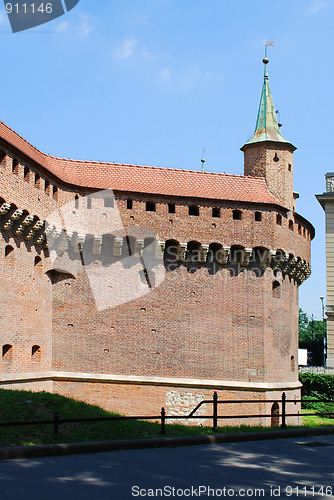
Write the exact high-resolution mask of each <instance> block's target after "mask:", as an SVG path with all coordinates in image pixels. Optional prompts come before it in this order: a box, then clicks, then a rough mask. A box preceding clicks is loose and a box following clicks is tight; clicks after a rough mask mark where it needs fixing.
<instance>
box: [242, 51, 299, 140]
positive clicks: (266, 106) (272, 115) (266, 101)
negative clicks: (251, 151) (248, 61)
mask: <svg viewBox="0 0 334 500" xmlns="http://www.w3.org/2000/svg"><path fill="white" fill-rule="evenodd" d="M268 62H269V59H267V58H265V59H263V63H264V65H265V66H264V82H263V87H262V94H261V100H260V107H259V112H258V115H257V121H256V127H255V132H254V134H253V136H252V137H251V138H250V139H249V141H247V142H246V144H245V146H246V145H248V144H254V143H257V142H264V141H274V142H284V143H287V144H291V143H290V142H289V141H287V140H286V139H285V138H284V137H283V136H282V134H281V132H280V127H279V126H278V123H277V118H276V111H275V106H274V101H273V97H272V95H271V90H270V85H269V79H268V72H267V64H268ZM291 145H292V144H291ZM293 147H294V146H293ZM241 149H243V148H241Z"/></svg>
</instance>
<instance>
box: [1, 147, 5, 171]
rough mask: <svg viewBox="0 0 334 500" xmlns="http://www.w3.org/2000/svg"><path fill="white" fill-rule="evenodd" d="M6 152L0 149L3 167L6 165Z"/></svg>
mask: <svg viewBox="0 0 334 500" xmlns="http://www.w3.org/2000/svg"><path fill="white" fill-rule="evenodd" d="M5 160H6V153H5V151H4V150H3V149H1V150H0V165H1V166H2V167H5V166H6V161H5Z"/></svg>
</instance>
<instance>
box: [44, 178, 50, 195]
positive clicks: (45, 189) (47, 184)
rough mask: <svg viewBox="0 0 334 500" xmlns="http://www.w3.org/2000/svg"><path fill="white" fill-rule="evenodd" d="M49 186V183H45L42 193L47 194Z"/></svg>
mask: <svg viewBox="0 0 334 500" xmlns="http://www.w3.org/2000/svg"><path fill="white" fill-rule="evenodd" d="M49 186H50V182H49V181H45V186H44V191H45V192H46V194H49Z"/></svg>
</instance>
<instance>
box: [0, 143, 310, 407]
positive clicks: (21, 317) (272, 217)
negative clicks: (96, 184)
mask: <svg viewBox="0 0 334 500" xmlns="http://www.w3.org/2000/svg"><path fill="white" fill-rule="evenodd" d="M275 151H276V149H275ZM275 151H274V149H271V148H270V147H269V148H268V149H267V150H266V151H264V150H262V149H261V148H257V149H255V148H253V147H249V148H247V149H246V152H245V156H246V167H245V173H246V174H247V175H248V174H249V175H250V174H251V173H255V174H256V175H259V174H261V175H265V177H266V180H267V182H268V186H269V188H270V190H271V191H272V192H273V193H274V194H275V195H276V196H277V197H278V198H279V200H280V201H281V203H282V205H283V206H284V207H288V208H290V209H291V208H292V171H291V172H290V171H289V170H288V165H287V162H288V163H290V164H291V165H292V153H291V152H290V151H285V150H284V148H283V149H277V153H278V155H279V157H280V161H279V162H277V163H276V162H274V161H273V155H274V153H275ZM6 152H7V157H6V159H5V160H4V162H3V164H2V165H1V166H0V177H1V193H0V196H1V197H2V198H3V200H4V201H6V202H8V203H11V204H15V205H16V206H17V207H18V208H21V209H24V210H27V212H28V213H29V214H31V215H35V216H36V217H38V218H40V219H41V220H44V219H45V218H46V217H48V216H49V214H50V213H52V212H53V211H55V210H56V209H57V208H58V207H60V206H64V205H66V204H67V203H68V202H70V201H71V203H72V205H73V206H71V213H72V215H73V218H75V217H76V216H77V215H79V214H80V216H81V217H83V218H84V220H83V221H81V223H80V224H81V226H80V225H79V229H80V227H81V228H83V227H87V228H89V227H90V228H92V230H91V231H90V230H88V229H87V231H86V232H92V234H94V229H96V230H97V229H98V230H99V231H102V232H103V229H104V228H108V224H107V222H108V217H109V216H110V215H109V214H110V212H108V210H107V209H106V210H104V208H103V207H102V204H101V200H99V199H98V194H97V195H96V196H97V199H93V200H92V208H91V209H89V210H86V209H83V210H75V209H74V196H75V194H76V193H79V194H80V195H81V196H84V195H85V194H87V192H86V191H84V190H81V191H80V190H77V189H76V188H75V187H72V186H65V185H63V184H60V183H58V181H57V179H54V178H52V176H50V175H49V174H48V173H47V172H44V171H42V169H39V167H38V165H35V164H33V163H30V162H29V161H27V160H24V159H22V158H19V157H18V156H17V155H16V153H15V154H14V153H13V152H11V151H9V150H6ZM252 155H253V156H252ZM261 155H262V156H261ZM13 158H18V160H19V165H18V168H17V173H13V172H12V159H13ZM259 158H260V159H259ZM254 162H256V165H255V166H254ZM264 165H266V170H264ZM25 166H26V167H27V166H28V167H29V172H28V174H27V175H26V178H25V179H24V167H25ZM35 173H38V175H40V177H41V179H40V181H38V183H37V185H35ZM45 181H47V182H49V183H50V186H49V188H48V189H47V192H45ZM53 186H56V187H57V188H58V192H57V198H58V200H55V199H53V196H52V191H53ZM115 194H116V198H117V208H118V210H119V212H120V214H121V222H122V224H123V226H124V228H125V230H126V232H127V234H128V235H130V236H134V237H138V238H139V237H140V238H145V237H149V236H153V237H156V238H157V239H158V240H161V241H166V240H170V239H174V240H176V241H178V242H180V243H188V242H190V241H197V242H199V243H201V244H206V245H209V244H211V243H218V244H221V245H224V246H228V247H229V246H233V245H239V246H241V247H244V248H250V249H252V248H256V247H261V248H265V249H268V250H273V251H276V250H279V249H281V250H283V251H284V252H285V253H286V254H292V255H294V256H295V257H300V258H301V259H302V260H305V261H306V262H310V239H311V237H310V231H311V228H310V226H309V225H308V224H307V222H305V221H303V220H301V219H298V216H294V215H293V214H292V212H288V213H286V210H284V208H280V207H269V206H267V205H255V204H250V203H248V204H246V203H243V202H240V203H232V202H227V201H221V202H220V203H217V202H212V201H210V200H198V199H196V198H194V199H189V200H187V201H185V200H181V199H177V198H166V197H161V196H158V195H153V194H152V195H147V196H144V195H138V194H134V193H115ZM128 198H131V199H132V200H133V208H132V209H131V210H128V209H127V207H126V200H127V199H128ZM146 201H152V202H155V203H156V211H155V212H147V211H146V209H145V203H146ZM168 203H175V205H176V213H175V214H170V213H168ZM189 204H193V205H197V206H198V207H199V215H198V216H190V215H189ZM85 205H86V200H82V199H81V200H80V207H84V206H85ZM96 207H98V209H95V208H96ZM212 208H220V210H221V213H220V218H216V217H212ZM234 209H239V210H241V212H242V218H241V220H234V219H233V210H234ZM255 212H261V221H256V220H255ZM277 214H280V215H281V216H282V225H278V224H277V223H276V215H277ZM294 217H296V219H295V218H294ZM290 221H292V222H293V228H292V230H291V229H289V222H290ZM298 224H300V225H301V228H299V229H300V230H298ZM106 230H107V229H106ZM8 244H10V245H12V246H13V248H14V251H13V252H12V254H11V255H9V256H8V257H5V255H4V252H5V247H6V245H8ZM86 245H87V247H84V253H85V255H86V257H87V255H88V253H89V243H87V244H86ZM85 249H86V251H85ZM87 249H88V250H87ZM37 255H38V256H40V257H41V258H42V262H41V266H42V267H39V266H38V267H36V266H34V259H35V257H36V256H37ZM0 259H1V266H2V273H1V278H0V279H1V282H0V285H1V303H2V306H3V312H2V315H1V319H0V320H1V323H0V324H1V325H2V329H1V335H0V337H1V342H2V346H3V345H6V344H10V345H12V346H13V347H12V356H11V359H9V358H8V357H7V358H6V357H4V358H3V359H2V360H1V363H2V364H1V368H0V369H1V370H2V371H3V372H29V371H46V370H50V369H54V370H57V371H64V372H87V373H105V374H108V373H109V374H120V375H134V376H159V377H178V378H196V379H213V380H229V381H243V382H251V383H259V382H262V383H267V384H268V383H281V382H284V383H287V384H289V383H290V382H296V381H297V379H298V371H297V368H296V363H297V338H298V333H297V326H298V325H297V321H298V285H297V283H296V282H295V281H294V280H293V279H290V278H289V276H287V275H284V276H282V274H281V273H280V272H278V273H277V274H276V275H275V273H274V271H273V270H272V269H271V268H270V267H267V268H266V270H264V269H262V268H258V266H257V264H256V263H250V264H249V265H247V266H245V267H243V266H240V265H234V264H232V263H228V264H227V265H224V266H218V269H217V270H216V272H212V269H211V268H210V266H209V265H208V264H197V265H196V266H195V268H196V270H195V272H190V267H191V266H190V264H189V263H182V262H181V263H180V262H179V263H178V265H177V268H176V269H175V270H173V271H169V272H167V273H166V276H165V279H164V281H163V282H162V283H161V285H160V286H159V287H158V288H156V289H155V290H153V291H151V293H149V294H146V295H144V296H143V297H141V298H135V299H133V300H131V301H129V302H127V303H123V304H121V305H118V306H117V307H114V308H111V309H104V310H102V311H98V310H97V308H96V305H95V301H94V296H93V294H92V290H91V286H90V282H89V279H88V277H87V272H89V271H90V270H92V269H94V266H100V267H101V268H102V269H107V267H108V266H110V264H112V263H115V262H116V261H120V260H121V259H120V258H114V257H113V255H112V249H111V248H110V249H109V253H108V248H107V254H102V255H100V256H99V255H90V256H89V257H88V258H86V266H87V267H86V270H83V268H82V264H81V260H80V256H79V255H78V254H73V252H72V251H70V252H69V258H68V261H69V262H70V261H72V262H75V266H74V267H75V268H76V271H75V272H73V275H74V276H72V277H71V276H68V275H56V274H54V273H53V274H52V273H51V274H50V273H48V275H47V274H46V272H47V271H49V270H50V269H52V262H51V259H50V258H49V257H48V251H47V250H46V249H43V248H42V247H41V246H38V245H37V246H35V245H33V244H32V243H31V242H27V241H26V240H24V238H22V237H19V236H14V235H13V232H12V231H11V230H8V231H4V232H2V239H1V240H0ZM256 268H258V269H256ZM118 269H119V271H121V270H122V263H121V262H120V264H119V265H118ZM86 271H87V272H86ZM116 280H117V277H116ZM274 281H277V282H278V283H279V284H280V286H279V292H280V293H279V295H280V297H279V296H278V295H277V293H274V292H273V289H272V287H273V282H274ZM114 282H115V280H114ZM34 345H39V346H40V347H41V352H40V355H39V357H37V358H36V357H35V358H34V359H32V356H31V349H32V346H34ZM292 357H293V358H292ZM293 361H294V363H293ZM54 387H55V390H56V391H60V392H61V391H64V393H66V394H67V393H68V394H75V397H79V398H83V399H84V398H87V397H89V396H88V395H89V394H91V402H98V403H99V404H104V405H106V404H107V403H106V401H107V400H108V401H109V399H108V398H107V395H106V394H107V392H106V389H105V386H104V385H103V384H93V387H94V390H92V391H90V390H88V389H87V387H86V386H85V385H84V384H79V385H78V383H70V382H66V383H65V382H64V383H61V382H55V384H54ZM89 387H91V385H90V386H89ZM111 387H113V389H112V391H113V394H114V395H115V394H116V395H117V394H118V395H117V396H115V397H116V399H117V398H118V399H119V400H121V401H122V406H121V405H120V403H119V404H118V403H117V408H115V409H119V411H122V412H126V413H128V412H130V411H129V407H128V406H127V405H128V404H129V402H128V400H127V397H126V394H127V393H130V392H131V393H133V394H135V393H137V394H138V395H139V398H141V399H142V402H143V401H144V399H145V398H147V397H148V394H149V393H147V392H145V391H144V389H143V387H142V386H138V387H137V386H136V385H135V386H133V387H130V386H126V385H119V386H112V385H108V388H109V389H108V391H109V390H111ZM161 390H162V389H161ZM117 391H120V392H117ZM136 391H137V392H136ZM152 391H153V392H152V403H153V402H155V403H156V400H155V398H156V392H154V391H157V389H156V388H155V389H154V390H153V389H152ZM165 391H166V389H165V388H164V389H163V394H164V395H165ZM186 391H187V390H186ZM188 392H189V393H190V392H191V391H188ZM122 394H124V397H123V396H122ZM108 397H109V396H108ZM159 397H160V396H159ZM168 397H169V396H168ZM106 398H107V399H106ZM143 398H144V399H143ZM164 398H165V396H163V397H162V396H161V398H160V399H161V401H162V404H165V403H164V401H165V402H166V398H165V399H164ZM170 398H171V399H170V401H172V399H173V398H172V396H171V395H170ZM160 399H159V401H160ZM167 399H168V398H167ZM113 401H115V399H114V396H112V397H111V398H110V404H112V402H113ZM108 405H109V402H108ZM159 405H160V403H159ZM108 408H109V406H108ZM152 408H153V407H152ZM152 411H153V410H152Z"/></svg>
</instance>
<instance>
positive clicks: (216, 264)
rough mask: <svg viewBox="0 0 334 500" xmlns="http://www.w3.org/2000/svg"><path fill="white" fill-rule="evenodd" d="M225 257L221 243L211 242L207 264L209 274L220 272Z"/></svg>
mask: <svg viewBox="0 0 334 500" xmlns="http://www.w3.org/2000/svg"><path fill="white" fill-rule="evenodd" d="M223 257H224V256H223V254H222V245H220V244H219V243H210V245H209V250H208V254H207V257H206V264H205V265H206V267H207V268H208V270H209V274H216V273H217V272H218V270H219V269H220V268H221V267H222V262H223Z"/></svg>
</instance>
